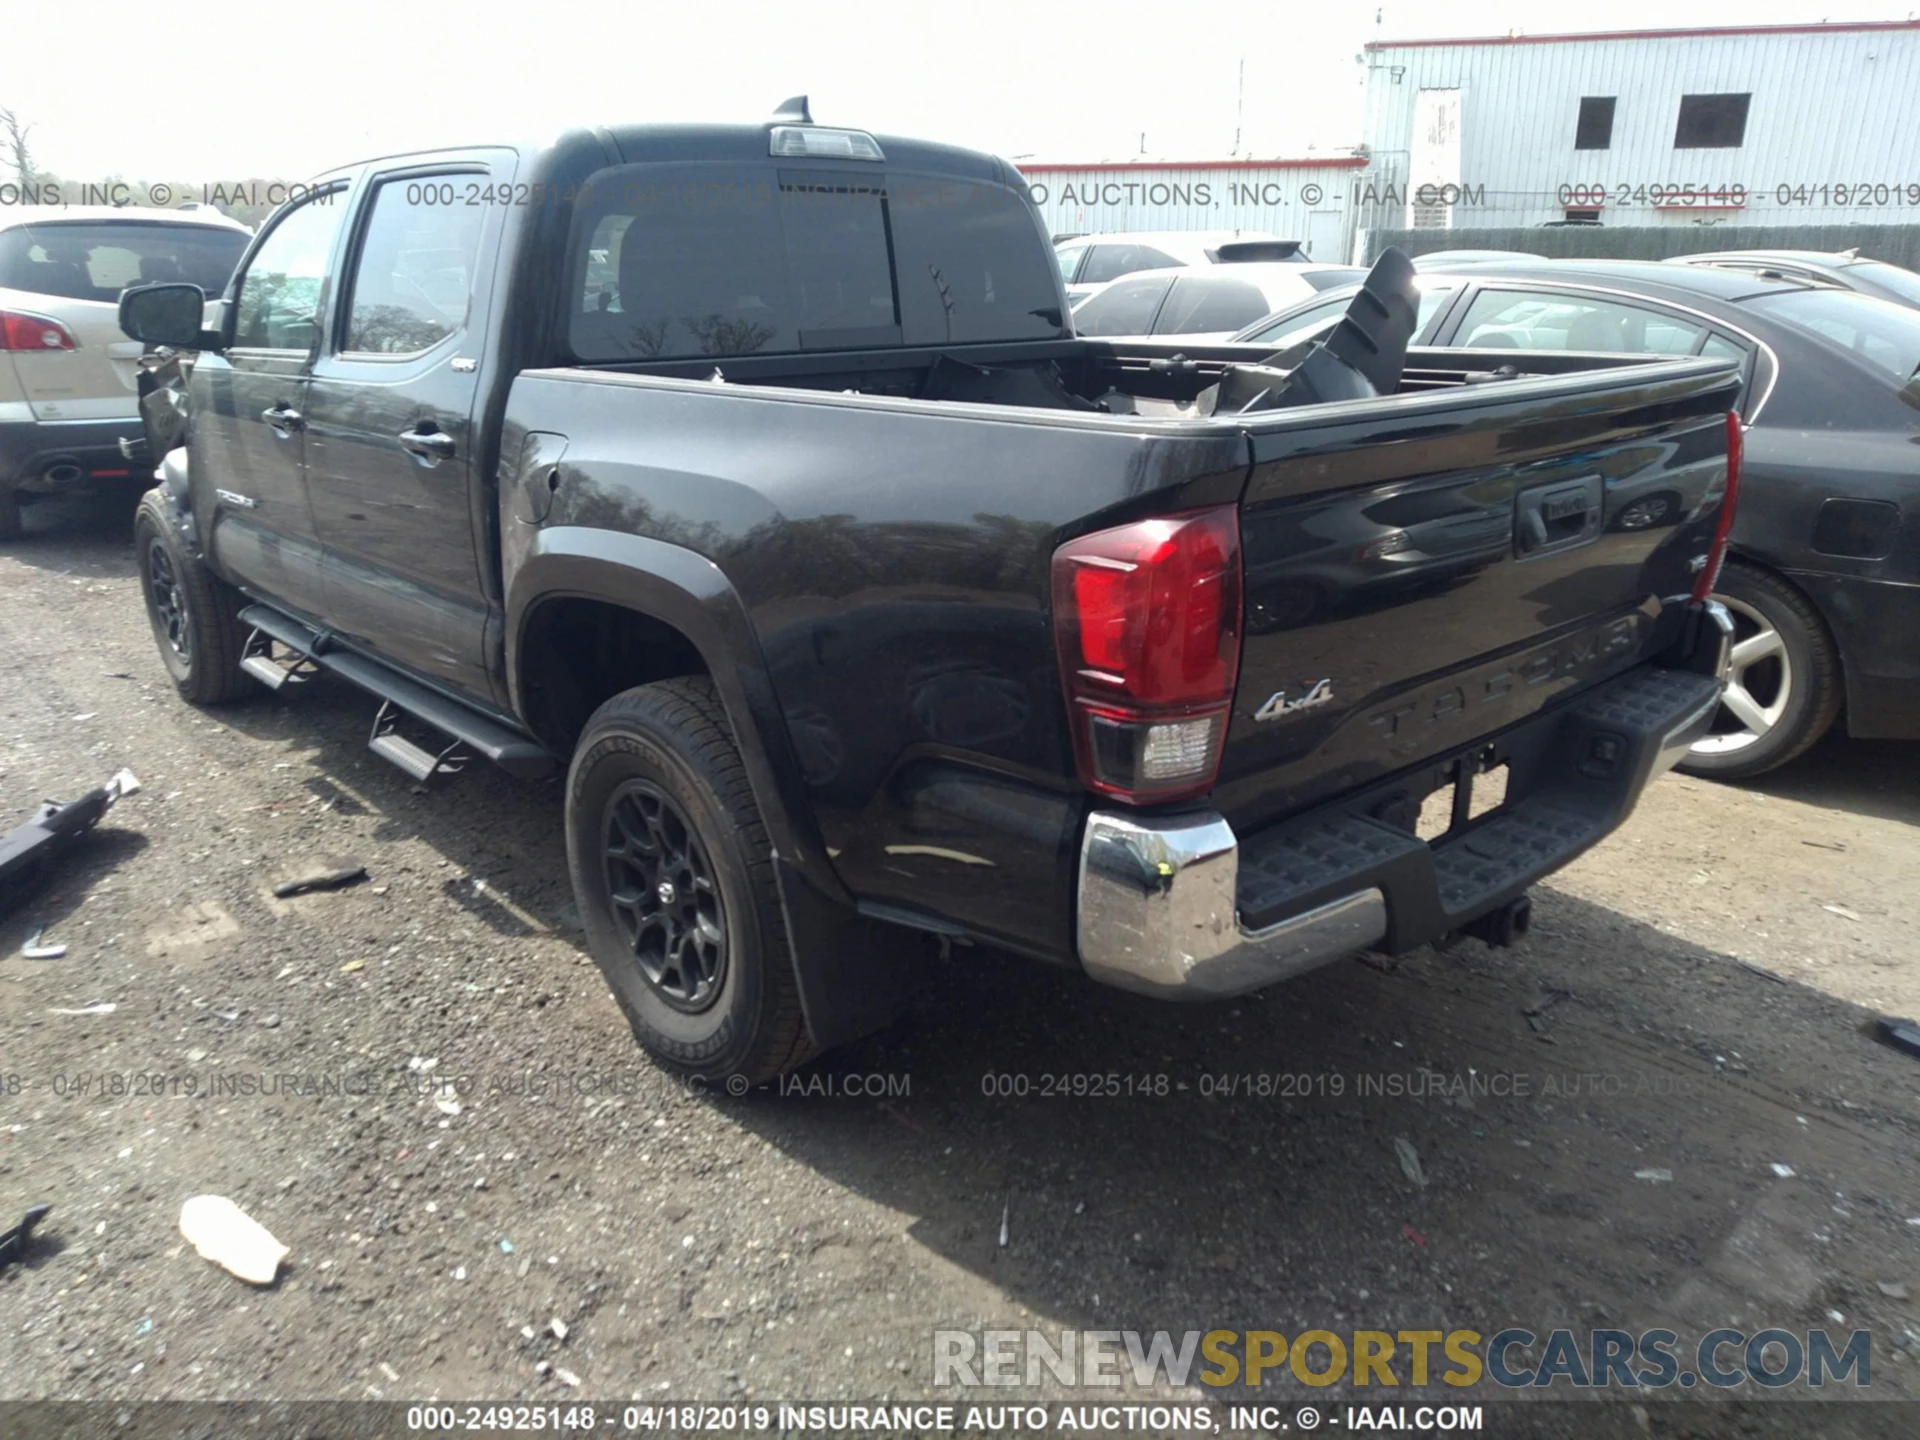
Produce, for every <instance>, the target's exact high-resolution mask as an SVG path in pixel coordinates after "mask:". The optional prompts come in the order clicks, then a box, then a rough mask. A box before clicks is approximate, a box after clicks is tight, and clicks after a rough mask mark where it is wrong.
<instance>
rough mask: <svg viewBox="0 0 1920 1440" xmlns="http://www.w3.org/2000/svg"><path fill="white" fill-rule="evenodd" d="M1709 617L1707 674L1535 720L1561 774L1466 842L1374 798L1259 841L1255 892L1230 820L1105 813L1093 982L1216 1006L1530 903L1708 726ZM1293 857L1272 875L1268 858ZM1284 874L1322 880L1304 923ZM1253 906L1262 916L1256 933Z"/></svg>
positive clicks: (1307, 901)
mask: <svg viewBox="0 0 1920 1440" xmlns="http://www.w3.org/2000/svg"><path fill="white" fill-rule="evenodd" d="M1716 611H1717V612H1719V613H1717V614H1716V613H1714V612H1716ZM1707 612H1708V613H1707V615H1706V617H1705V618H1706V620H1707V622H1708V626H1710V627H1711V628H1710V629H1708V631H1707V635H1708V643H1709V645H1711V646H1714V647H1715V649H1714V650H1712V651H1709V652H1708V653H1707V654H1706V655H1703V656H1702V663H1700V664H1699V665H1698V668H1697V669H1696V670H1694V671H1692V672H1691V673H1680V672H1673V671H1658V670H1654V669H1653V668H1652V667H1645V669H1644V671H1643V672H1633V673H1630V674H1629V675H1628V676H1625V677H1622V678H1621V680H1620V681H1619V682H1617V683H1615V684H1612V685H1609V686H1605V687H1601V688H1600V689H1599V690H1597V691H1595V692H1593V693H1592V694H1591V695H1590V696H1588V697H1586V698H1585V699H1583V701H1582V702H1580V703H1579V704H1577V705H1576V706H1575V707H1574V708H1573V709H1572V710H1570V711H1569V712H1567V713H1565V714H1563V715H1558V716H1541V717H1537V718H1536V720H1535V721H1532V722H1529V726H1537V727H1538V734H1537V735H1536V736H1534V737H1532V739H1533V743H1537V744H1538V745H1539V747H1540V748H1541V749H1542V751H1543V753H1545V754H1547V755H1549V756H1552V757H1565V758H1564V759H1556V760H1555V761H1554V762H1553V763H1551V764H1549V765H1546V766H1543V767H1542V771H1543V773H1544V774H1546V775H1547V777H1548V779H1547V781H1543V783H1541V784H1540V786H1539V787H1538V789H1537V793H1535V794H1533V795H1530V796H1528V797H1523V798H1521V799H1519V800H1517V801H1516V802H1514V803H1513V804H1511V805H1510V806H1509V807H1506V808H1505V809H1504V810H1502V811H1495V812H1493V813H1492V814H1491V815H1489V816H1486V817H1484V819H1483V820H1482V821H1480V822H1476V828H1474V829H1473V830H1469V831H1467V832H1464V833H1463V834H1461V835H1460V836H1458V837H1453V836H1448V837H1443V838H1442V839H1441V840H1440V841H1438V842H1436V843H1435V844H1433V845H1428V844H1427V843H1425V842H1424V841H1420V840H1418V839H1416V838H1415V837H1414V836H1412V835H1411V834H1408V833H1407V832H1406V831H1405V830H1404V829H1396V828H1393V827H1389V826H1387V825H1384V824H1383V823H1381V821H1380V820H1378V819H1377V818H1375V816H1374V815H1373V814H1372V813H1369V812H1368V810H1367V805H1368V802H1369V800H1370V798H1371V794H1372V792H1367V793H1366V794H1363V795H1362V796H1361V797H1359V798H1358V799H1357V800H1355V801H1353V802H1351V803H1349V804H1348V805H1347V806H1345V807H1342V808H1338V809H1336V810H1333V811H1327V812H1321V813H1319V814H1316V815H1314V816H1311V817H1308V818H1307V819H1306V820H1304V821H1301V822H1297V823H1296V822H1288V823H1287V824H1283V825H1281V826H1276V827H1274V828H1273V829H1270V830H1265V831H1261V832H1259V833H1258V834H1255V835H1254V836H1252V837H1250V840H1249V842H1248V843H1250V844H1252V845H1253V846H1254V847H1256V849H1257V850H1258V851H1259V852H1260V860H1259V863H1257V864H1255V866H1254V873H1255V878H1254V879H1253V880H1252V882H1251V883H1250V886H1249V888H1248V890H1247V892H1246V893H1243V889H1242V883H1241V859H1242V843H1241V839H1240V837H1238V836H1236V835H1235V834H1234V831H1233V827H1232V826H1231V825H1229V824H1228V823H1227V821H1226V820H1225V819H1224V818H1222V817H1221V816H1220V815H1218V814H1216V813H1214V812H1212V811H1201V812H1197V813H1190V814H1183V815H1173V816H1166V817H1153V816H1142V815H1132V814H1127V813H1124V812H1120V811H1112V810H1099V811H1095V812H1094V813H1093V814H1092V815H1091V816H1089V817H1088V820H1087V828H1086V833H1085V835H1084V836H1083V838H1082V840H1081V846H1080V875H1079V890H1078V916H1077V921H1078V930H1077V934H1078V943H1079V952H1080V962H1081V964H1082V965H1083V966H1084V967H1085V968H1086V971H1087V973H1088V974H1089V975H1090V976H1092V977H1093V978H1094V979H1095V980H1099V981H1101V982H1103V983H1105V984H1108V985H1116V986H1119V987H1120V988H1122V989H1125V990H1134V991H1138V992H1140V993H1143V994H1148V995H1155V996H1160V997H1162V998H1166V999H1195V1000H1205V999H1215V998H1219V997H1224V996H1229V995H1239V994H1243V993H1245V992H1247V991H1250V990H1258V989H1260V988H1262V987H1263V986H1267V985H1272V984H1275V983H1276V982H1278V981H1281V980H1286V979H1290V978H1292V977H1293V976H1296V975H1300V974H1303V973H1305V972H1306V971H1308V970H1312V969H1315V968H1316V967H1318V966H1321V965H1325V964H1327V963H1328V962H1330V961H1333V960H1338V959H1340V958H1342V957H1343V956H1347V955H1352V954H1355V953H1356V952H1358V951H1361V950H1365V949H1368V948H1369V947H1372V946H1376V945H1380V944H1381V942H1382V941H1387V942H1389V943H1388V944H1387V946H1386V947H1385V948H1388V949H1392V950H1395V951H1398V950H1405V949H1410V948H1412V947H1413V946H1415V945H1419V944H1424V943H1426V942H1428V941H1431V940H1434V939H1437V938H1439V937H1440V936H1441V935H1442V934H1445V933H1447V932H1448V931H1450V930H1454V929H1457V928H1460V927H1461V926H1462V925H1464V924H1465V923H1467V922H1468V921H1470V920H1472V919H1474V918H1477V917H1478V916H1479V915H1483V914H1486V913H1488V912H1489V911H1490V910H1492V909H1494V908H1497V907H1498V906H1499V905H1501V904H1503V903H1505V902H1506V901H1507V900H1510V899H1512V898H1515V897H1517V896H1518V895H1521V894H1524V893H1525V890H1526V887H1527V886H1528V885H1531V884H1532V883H1533V882H1534V881H1536V880H1538V879H1539V878H1540V877H1541V876H1542V875H1544V874H1546V873H1549V872H1550V871H1552V870H1555V869H1557V868H1559V867H1560V866H1561V865H1564V864H1565V863H1566V862H1567V861H1569V860H1571V859H1572V858H1573V857H1574V856H1575V855H1577V854H1579V853H1580V852H1581V851H1582V850H1584V849H1586V848H1587V847H1588V846H1589V845H1591V844H1593V843H1594V842H1595V841H1597V840H1599V839H1600V838H1601V837H1602V836H1604V835H1605V834H1607V833H1608V831H1610V830H1612V829H1613V828H1614V827H1615V826H1616V825H1618V824H1619V823H1620V821H1621V820H1623V819H1625V818H1626V816H1627V814H1628V813H1630V812H1631V810H1632V807H1633V805H1634V802H1635V801H1637V800H1638V798H1639V796H1640V793H1641V791H1642V790H1644V789H1645V788H1646V785H1647V784H1648V783H1649V782H1650V781H1651V780H1653V779H1654V778H1655V777H1656V776H1658V775H1660V774H1662V773H1664V772H1665V771H1666V770H1668V769H1669V768H1671V767H1672V766H1673V765H1674V764H1675V763H1676V762H1678V761H1679V760H1680V759H1681V758H1682V757H1683V756H1684V755H1685V754H1686V753H1687V749H1688V747H1689V746H1691V745H1692V744H1693V742H1694V741H1695V740H1697V739H1699V738H1700V736H1701V735H1702V734H1704V733H1705V732H1706V729H1707V727H1708V726H1709V725H1710V724H1711V722H1712V720H1713V715H1714V711H1715V710H1716V709H1717V707H1718V705H1719V692H1720V688H1721V686H1722V685H1723V684H1724V682H1725V663H1726V662H1725V652H1726V646H1727V643H1728V637H1729V636H1730V634H1731V628H1732V627H1731V623H1730V621H1728V620H1727V618H1726V616H1725V612H1724V611H1723V610H1721V607H1719V606H1718V605H1713V606H1709V607H1707ZM1526 728H1528V727H1522V729H1523V730H1524V729H1526ZM1542 836H1545V837H1546V838H1545V839H1544V840H1543V839H1542V838H1541V837H1542ZM1281 852H1284V854H1282V859H1281V863H1279V864H1278V865H1276V864H1274V863H1273V861H1272V857H1273V856H1275V855H1276V854H1277V853H1281ZM1329 855H1337V856H1342V857H1358V858H1346V859H1344V860H1343V862H1342V863H1343V864H1344V865H1345V869H1344V870H1342V869H1340V868H1338V867H1337V866H1336V867H1329V865H1328V864H1327V862H1326V860H1325V857H1327V856H1329ZM1295 856H1298V857H1299V859H1298V861H1297V863H1296V861H1295V859H1294V858H1293V857H1295ZM1316 867H1317V868H1316ZM1276 873H1279V874H1282V875H1283V876H1290V875H1294V874H1302V873H1306V874H1308V875H1309V878H1308V879H1305V880H1301V881H1299V882H1298V884H1299V887H1300V888H1299V889H1298V892H1297V893H1298V895H1299V897H1300V900H1301V904H1300V906H1299V908H1298V909H1297V911H1294V913H1286V912H1287V911H1289V910H1290V909H1292V907H1291V906H1290V905H1288V904H1285V903H1279V904H1276V903H1274V900H1273V893H1274V886H1275V884H1276V883H1282V884H1284V883H1287V882H1286V880H1285V879H1283V880H1282V881H1280V882H1276V881H1275V879H1274V878H1273V877H1274V876H1275V875H1276ZM1249 908H1252V909H1253V910H1255V912H1256V913H1257V914H1258V915H1259V918H1260V919H1261V920H1262V921H1264V922H1265V923H1262V924H1259V925H1258V926H1256V927H1253V928H1249V927H1248V926H1247V925H1246V924H1244V923H1243V915H1244V914H1245V912H1246V911H1247V910H1248V909H1249ZM1276 910H1278V911H1279V912H1280V914H1281V918H1279V919H1277V920H1276V919H1273V918H1272V916H1273V914H1274V913H1275V911H1276Z"/></svg>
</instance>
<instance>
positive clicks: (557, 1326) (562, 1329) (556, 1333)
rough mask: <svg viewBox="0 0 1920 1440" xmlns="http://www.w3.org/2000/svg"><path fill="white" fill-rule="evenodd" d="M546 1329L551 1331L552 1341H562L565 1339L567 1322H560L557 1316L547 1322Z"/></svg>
mask: <svg viewBox="0 0 1920 1440" xmlns="http://www.w3.org/2000/svg"><path fill="white" fill-rule="evenodd" d="M547 1328H548V1329H549V1330H551V1331H553V1338H554V1339H556V1340H564V1339H566V1338H567V1322H566V1321H564V1320H562V1319H561V1318H560V1317H559V1316H558V1315H556V1316H554V1317H553V1319H551V1320H549V1321H548V1322H547Z"/></svg>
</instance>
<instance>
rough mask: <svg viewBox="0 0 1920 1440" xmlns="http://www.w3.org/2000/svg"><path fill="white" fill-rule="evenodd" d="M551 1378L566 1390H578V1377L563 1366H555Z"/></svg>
mask: <svg viewBox="0 0 1920 1440" xmlns="http://www.w3.org/2000/svg"><path fill="white" fill-rule="evenodd" d="M553 1378H554V1379H556V1380H558V1381H559V1382H560V1383H561V1384H562V1385H565V1386H566V1387H567V1388H568V1389H571V1390H578V1389H579V1388H580V1377H579V1376H578V1375H576V1374H574V1373H573V1371H571V1370H569V1369H567V1367H566V1366H564V1365H556V1366H555V1367H554V1370H553Z"/></svg>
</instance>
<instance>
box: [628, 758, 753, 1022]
mask: <svg viewBox="0 0 1920 1440" xmlns="http://www.w3.org/2000/svg"><path fill="white" fill-rule="evenodd" d="M601 829H602V835H603V840H604V845H605V859H604V864H605V869H606V879H607V894H608V897H609V898H610V900H611V901H612V908H613V920H614V924H615V926H616V927H617V928H618V929H619V931H620V935H621V938H622V939H624V940H625V941H626V943H627V948H628V949H629V950H631V951H632V952H633V958H634V961H635V963H636V964H637V965H638V966H639V968H640V973H641V975H642V976H643V977H645V979H646V982H647V984H648V985H649V986H650V987H651V988H652V990H653V992H654V993H655V994H656V995H658V996H659V997H660V998H661V999H662V1000H664V1001H665V1002H666V1003H667V1004H669V1005H671V1006H672V1007H673V1008H674V1009H675V1010H678V1011H680V1012H682V1013H683V1014H689V1015H693V1014H698V1013H699V1012H700V1011H702V1010H705V1009H707V1008H708V1007H709V1006H711V1005H712V1004H713V1002H714V1000H715V998H716V997H717V996H718V995H719V993H720V989H721V986H722V984H723V983H724V982H725V980H726V970H727V916H726V906H725V903H724V902H723V901H722V899H721V896H720V890H719V887H718V886H717V885H715V883H714V873H713V865H712V862H711V861H710V860H709V859H708V857H707V852H706V849H705V847H704V846H702V845H701V843H700V837H699V835H698V834H697V833H695V831H694V829H693V826H692V825H691V824H690V823H689V822H688V820H687V817H686V815H685V814H684V813H683V812H682V811H681V809H680V807H679V806H678V805H676V804H675V803H674V802H673V800H672V799H671V798H670V797H669V796H668V795H667V794H666V793H665V792H664V791H663V790H661V789H660V787H659V786H657V785H655V784H653V783H652V782H651V781H649V780H639V779H634V780H628V781H626V782H625V783H623V784H622V785H620V786H619V787H618V788H617V789H615V790H614V791H613V792H612V794H611V795H609V796H608V798H607V804H606V815H605V819H604V822H603V824H602V827H601Z"/></svg>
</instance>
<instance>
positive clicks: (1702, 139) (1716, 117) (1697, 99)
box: [1673, 95, 1753, 150]
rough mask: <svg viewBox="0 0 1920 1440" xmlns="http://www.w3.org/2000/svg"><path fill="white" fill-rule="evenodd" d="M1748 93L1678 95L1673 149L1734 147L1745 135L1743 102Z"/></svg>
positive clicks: (1745, 112)
mask: <svg viewBox="0 0 1920 1440" xmlns="http://www.w3.org/2000/svg"><path fill="white" fill-rule="evenodd" d="M1751 99H1753V96H1752V95H1682V96H1681V97H1680V124H1679V126H1678V127H1677V128H1676V129H1675V130H1674V132H1673V148H1674V149H1676V150H1737V149H1739V148H1740V146H1741V145H1742V144H1744V143H1745V141H1746V138H1747V102H1748V101H1749V100H1751Z"/></svg>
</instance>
